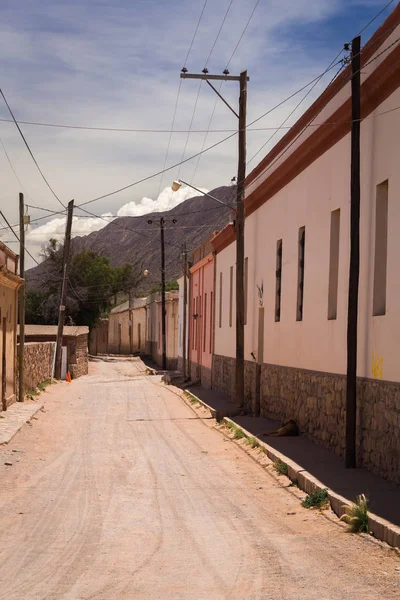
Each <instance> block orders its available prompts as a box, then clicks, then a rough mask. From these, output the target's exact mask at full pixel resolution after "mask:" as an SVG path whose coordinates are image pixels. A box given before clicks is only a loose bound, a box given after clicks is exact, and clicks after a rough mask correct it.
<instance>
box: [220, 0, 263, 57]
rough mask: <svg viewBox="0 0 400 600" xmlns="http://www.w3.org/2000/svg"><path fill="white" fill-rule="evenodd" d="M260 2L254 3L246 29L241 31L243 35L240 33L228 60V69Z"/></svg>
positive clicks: (258, 0)
mask: <svg viewBox="0 0 400 600" xmlns="http://www.w3.org/2000/svg"><path fill="white" fill-rule="evenodd" d="M259 4H260V0H257V2H256V3H255V5H254V8H253V10H252V12H251V14H250V17H249V18H248V21H247V23H246V25H245V26H244V29H243V31H242V33H241V35H240V37H239V39H238V41H237V44H236V46H235V48H234V49H233V52H232V54H231V57H230V59H229V60H228V62H227V63H226V67H225V68H226V69H227V68H228V67H229V65H230V64H231V62H232V59H233V57H234V56H235V54H236V51H237V49H238V48H239V45H240V42H241V41H242V39H243V36H244V34H245V33H246V31H247V28H248V26H249V25H250V22H251V20H252V18H253V16H254V13H255V12H256V10H257V6H258V5H259Z"/></svg>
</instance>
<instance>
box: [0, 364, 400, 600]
mask: <svg viewBox="0 0 400 600" xmlns="http://www.w3.org/2000/svg"><path fill="white" fill-rule="evenodd" d="M45 400H46V403H45V412H40V413H39V417H38V419H37V420H33V421H32V426H31V427H29V426H25V427H24V428H23V430H22V431H21V432H20V433H19V434H17V436H16V437H15V438H14V440H13V441H12V442H11V444H10V445H9V446H8V447H6V448H2V449H0V477H1V492H0V554H1V556H0V599H1V600H2V599H7V600H61V599H62V600H78V599H79V600H89V599H91V600H94V599H97V600H125V599H129V600H131V599H132V600H140V599H143V600H144V599H146V600H156V599H159V598H160V599H161V598H162V599H163V600H189V599H191V600H200V599H207V600H221V599H225V598H226V599H228V598H229V599H233V600H239V599H240V600H268V599H271V600H286V599H287V600H300V599H302V598H307V599H308V600H313V599H318V600H324V599H326V600H328V599H329V600H336V599H337V600H350V599H351V600H355V599H360V600H369V599H371V600H372V599H374V600H376V599H379V598H382V599H383V598H385V599H390V598H399V597H400V572H398V571H396V568H399V567H400V561H399V559H398V558H397V557H396V556H395V554H394V552H393V551H388V550H386V549H383V548H381V547H380V546H379V545H377V544H375V543H372V542H368V541H366V540H365V539H362V538H359V537H357V536H351V535H348V534H346V533H344V531H343V528H342V527H341V526H340V525H338V523H337V521H336V519H335V518H333V517H332V520H331V521H330V520H329V519H328V518H327V516H321V515H319V514H318V513H315V512H310V511H306V510H305V509H303V508H301V507H300V504H299V500H298V498H297V497H296V496H295V495H294V494H293V493H291V491H292V490H291V489H284V488H283V487H282V483H281V482H280V481H277V480H276V479H275V478H274V477H273V476H271V475H270V474H269V473H268V472H266V471H265V470H263V469H262V468H261V467H260V466H259V465H257V464H256V463H255V462H253V461H252V460H251V458H249V457H248V456H246V455H245V454H244V453H243V451H242V450H240V449H239V448H238V447H237V446H235V444H234V443H232V442H231V441H227V440H226V439H225V438H224V437H223V436H222V435H221V433H219V432H218V431H216V430H215V429H213V428H212V426H211V425H212V424H211V422H208V423H204V422H203V421H202V420H201V419H199V418H198V416H196V414H194V413H193V411H192V410H191V409H190V408H189V407H188V406H186V405H185V404H184V403H183V401H182V400H181V399H180V398H178V397H177V396H176V395H175V394H174V393H173V392H172V391H171V390H170V389H169V388H168V387H166V386H164V385H163V384H161V383H160V381H159V378H158V377H146V376H145V374H144V367H143V364H142V363H141V362H140V361H139V360H137V361H135V362H132V361H127V360H125V361H123V360H121V361H115V362H111V363H95V364H93V365H92V368H91V375H89V376H88V377H85V378H82V379H80V380H77V381H74V382H73V383H72V384H59V385H57V386H53V387H52V388H50V390H49V392H47V393H46V394H45ZM13 450H18V452H13ZM6 460H7V461H11V462H13V465H12V466H5V465H4V462H5V461H6ZM293 513H295V514H293Z"/></svg>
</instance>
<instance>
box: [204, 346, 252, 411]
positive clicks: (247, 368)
mask: <svg viewBox="0 0 400 600" xmlns="http://www.w3.org/2000/svg"><path fill="white" fill-rule="evenodd" d="M235 364H236V361H235V359H234V358H230V357H228V356H218V355H217V354H214V356H213V364H212V388H213V389H214V390H217V391H219V392H222V393H224V394H226V395H227V396H229V398H231V399H232V400H234V399H235ZM256 368H257V367H256V363H255V362H254V361H252V362H250V361H248V360H245V361H244V394H245V397H244V406H245V408H246V409H247V410H249V411H250V412H253V408H254V399H255V389H256Z"/></svg>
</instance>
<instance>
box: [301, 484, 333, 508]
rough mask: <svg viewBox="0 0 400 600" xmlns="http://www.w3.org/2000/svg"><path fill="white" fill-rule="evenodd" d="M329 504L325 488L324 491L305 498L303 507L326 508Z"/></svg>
mask: <svg viewBox="0 0 400 600" xmlns="http://www.w3.org/2000/svg"><path fill="white" fill-rule="evenodd" d="M328 503H329V499H328V490H327V489H326V488H323V489H322V490H316V491H315V492H312V493H311V494H308V496H306V497H305V499H304V500H303V502H302V503H301V505H302V506H303V507H304V508H326V507H327V505H328Z"/></svg>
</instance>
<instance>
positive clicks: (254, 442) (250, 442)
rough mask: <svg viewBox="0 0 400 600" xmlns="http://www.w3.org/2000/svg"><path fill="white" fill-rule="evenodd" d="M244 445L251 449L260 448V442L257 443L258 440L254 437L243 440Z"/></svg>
mask: <svg viewBox="0 0 400 600" xmlns="http://www.w3.org/2000/svg"><path fill="white" fill-rule="evenodd" d="M245 443H246V444H247V445H248V446H251V447H252V448H259V447H260V442H259V441H258V439H257V438H255V437H247V438H246V439H245Z"/></svg>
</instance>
